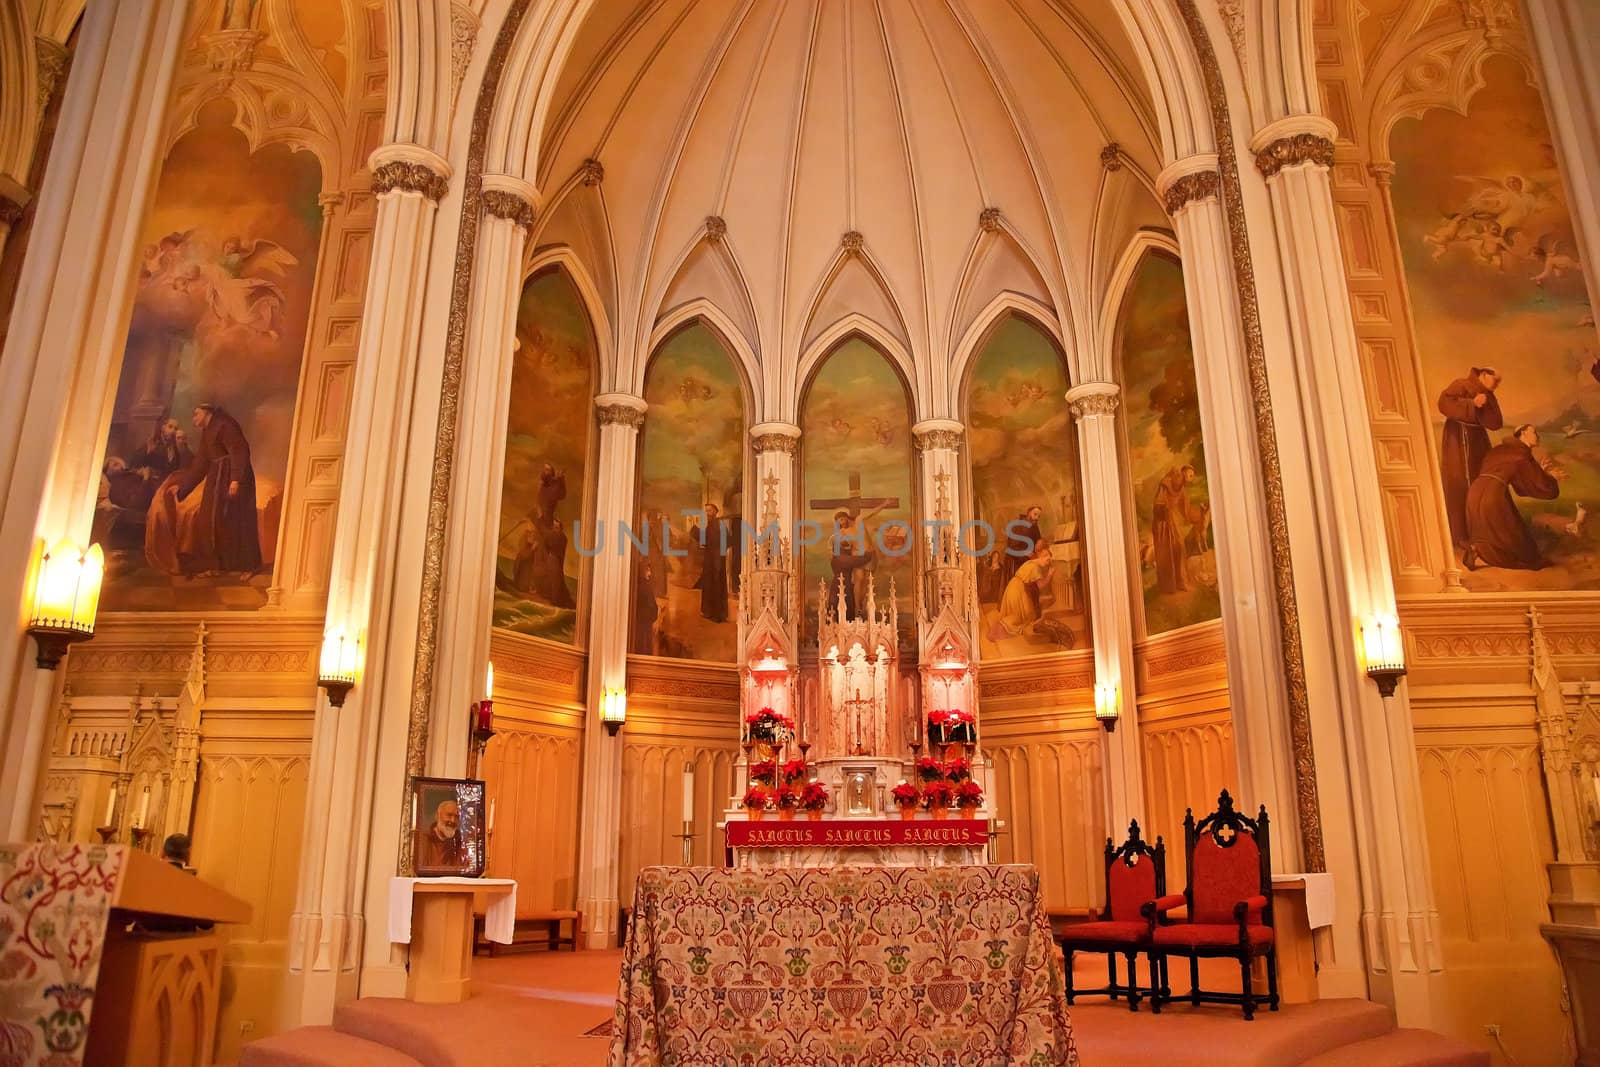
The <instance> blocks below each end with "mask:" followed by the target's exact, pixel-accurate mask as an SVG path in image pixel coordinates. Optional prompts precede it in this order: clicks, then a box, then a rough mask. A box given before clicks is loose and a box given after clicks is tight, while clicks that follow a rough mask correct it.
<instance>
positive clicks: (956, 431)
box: [911, 419, 966, 452]
mask: <svg viewBox="0 0 1600 1067" xmlns="http://www.w3.org/2000/svg"><path fill="white" fill-rule="evenodd" d="M965 432H966V427H965V426H962V425H961V424H960V423H959V422H957V421H955V420H954V419H925V420H923V421H922V422H919V423H917V424H916V425H915V426H913V427H911V440H912V442H913V443H914V444H915V445H916V446H917V451H919V452H927V451H929V450H931V449H938V448H943V449H948V450H949V451H951V452H954V451H955V450H956V449H958V448H960V447H961V435H962V434H963V433H965Z"/></svg>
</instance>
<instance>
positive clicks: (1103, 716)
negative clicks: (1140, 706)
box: [1094, 682, 1122, 734]
mask: <svg viewBox="0 0 1600 1067" xmlns="http://www.w3.org/2000/svg"><path fill="white" fill-rule="evenodd" d="M1121 702H1122V697H1121V694H1120V693H1118V691H1117V684H1116V683H1115V682H1096V683H1095V685H1094V717H1095V719H1096V720H1097V721H1098V722H1099V723H1100V725H1101V726H1104V727H1105V728H1106V733H1108V734H1109V733H1114V732H1115V731H1116V729H1117V718H1118V716H1120V715H1121V714H1122V707H1121Z"/></svg>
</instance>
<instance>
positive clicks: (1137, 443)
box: [1118, 253, 1222, 634]
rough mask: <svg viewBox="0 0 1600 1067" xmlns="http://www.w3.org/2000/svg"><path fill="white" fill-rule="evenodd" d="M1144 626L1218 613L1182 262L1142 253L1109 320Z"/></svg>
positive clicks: (1174, 624)
mask: <svg viewBox="0 0 1600 1067" xmlns="http://www.w3.org/2000/svg"><path fill="white" fill-rule="evenodd" d="M1118 326H1119V329H1118V336H1119V342H1118V343H1119V346H1120V348H1121V360H1122V385H1123V407H1124V416H1125V417H1124V419H1123V425H1124V426H1125V427H1126V428H1127V434H1128V468H1129V477H1130V479H1131V480H1132V483H1133V510H1134V517H1135V520H1136V522H1137V523H1138V528H1139V577H1140V586H1141V588H1142V590H1143V593H1144V625H1145V633H1147V634H1158V633H1164V632H1166V631H1168V630H1175V629H1177V628H1179V627H1180V626H1190V625H1192V624H1194V623H1198V622H1205V621H1207V620H1210V619H1217V618H1221V617H1222V602H1221V600H1220V598H1219V597H1218V594H1217V553H1216V546H1215V543H1214V542H1213V540H1212V537H1211V498H1210V494H1209V491H1208V489H1207V487H1206V453H1205V445H1204V444H1203V443H1202V441H1201V437H1200V400H1199V391H1198V389H1197V387H1196V386H1195V379H1194V351H1193V349H1192V348H1191V347H1190V341H1189V310H1188V305H1187V304H1186V303H1185V302H1184V295H1183V268H1182V266H1180V265H1179V264H1178V262H1177V261H1176V260H1174V259H1172V258H1171V257H1170V256H1165V255H1161V254H1158V253H1149V254H1147V255H1146V256H1145V257H1144V259H1143V260H1142V261H1141V262H1140V264H1139V267H1138V272H1137V273H1136V274H1135V276H1134V280H1133V283H1132V284H1131V285H1130V286H1129V287H1128V291H1127V295H1126V296H1124V298H1123V302H1122V319H1121V322H1120V323H1119V324H1118Z"/></svg>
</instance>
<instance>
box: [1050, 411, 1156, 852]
mask: <svg viewBox="0 0 1600 1067" xmlns="http://www.w3.org/2000/svg"><path fill="white" fill-rule="evenodd" d="M1120 394H1121V390H1120V389H1119V388H1118V387H1117V385H1116V384H1115V383H1113V382H1084V383H1082V384H1081V385H1075V386H1073V387H1072V388H1071V389H1069V390H1067V406H1068V407H1069V408H1070V409H1071V411H1072V417H1073V419H1074V420H1075V421H1076V422H1077V424H1078V453H1079V454H1078V470H1079V472H1080V474H1081V475H1082V477H1083V494H1082V495H1083V532H1084V560H1083V566H1084V568H1085V570H1086V572H1087V575H1088V580H1087V581H1086V583H1085V586H1086V589H1087V592H1088V597H1089V619H1090V626H1091V628H1092V631H1093V639H1094V678H1095V682H1096V684H1110V685H1114V686H1116V687H1117V693H1118V696H1119V698H1120V700H1121V705H1122V714H1121V716H1120V717H1119V719H1118V722H1117V724H1116V728H1115V729H1114V730H1113V731H1112V732H1111V733H1109V734H1107V735H1106V756H1107V759H1106V814H1107V815H1108V816H1109V817H1110V820H1111V825H1110V826H1108V827H1107V828H1106V833H1107V835H1108V836H1110V837H1112V838H1115V839H1116V840H1119V841H1120V840H1121V839H1122V836H1123V834H1125V833H1126V832H1127V830H1128V821H1129V820H1130V819H1135V818H1138V817H1139V816H1141V815H1142V814H1143V813H1144V811H1145V803H1144V761H1143V758H1142V753H1141V750H1140V736H1139V710H1138V700H1137V699H1136V698H1137V695H1138V694H1137V692H1136V687H1135V684H1134V683H1135V679H1136V675H1135V673H1134V666H1133V604H1132V593H1131V592H1130V586H1129V583H1128V575H1129V574H1130V573H1137V571H1131V570H1130V567H1131V566H1132V561H1131V560H1130V559H1129V554H1128V546H1129V545H1132V544H1135V543H1136V538H1135V536H1134V533H1133V531H1132V529H1131V528H1130V525H1129V522H1128V514H1127V511H1126V510H1125V509H1124V508H1123V493H1122V450H1121V449H1120V448H1118V447H1117V405H1118V404H1119V403H1120ZM1145 821H1146V822H1148V821H1149V820H1148V819H1146V820H1145Z"/></svg>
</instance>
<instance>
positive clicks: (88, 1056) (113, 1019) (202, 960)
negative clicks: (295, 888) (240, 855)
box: [83, 848, 250, 1067]
mask: <svg viewBox="0 0 1600 1067" xmlns="http://www.w3.org/2000/svg"><path fill="white" fill-rule="evenodd" d="M174 920H177V922H174ZM184 920H192V921H194V922H203V923H244V922H249V921H250V905H248V904H246V903H245V902H244V901H242V900H240V899H239V898H238V897H235V896H231V895H230V894H228V893H224V892H223V891H222V890H220V889H218V888H217V887H216V886H213V885H210V884H208V883H206V882H202V881H201V880H200V879H199V878H196V877H195V876H194V875H192V874H190V873H189V872H187V871H184V870H181V869H180V868H177V867H174V866H172V865H171V864H169V863H166V862H164V861H162V860H159V859H156V858H155V857H154V856H152V855H150V854H149V853H147V852H142V851H140V850H138V849H134V848H129V849H128V855H127V868H126V869H125V870H124V871H123V872H122V881H121V883H120V884H119V885H118V887H117V893H116V896H115V897H114V898H113V899H112V902H111V918H110V920H109V922H108V923H107V928H106V943H105V952H104V954H103V955H102V957H101V960H100V980H99V984H98V988H97V989H96V991H95V997H94V1009H93V1012H92V1014H91V1015H90V1017H89V1040H88V1043H87V1045H86V1047H85V1049H84V1056H83V1062H84V1065H85V1067H122V1065H127V1067H136V1065H144V1064H153V1063H157V1062H159V1063H161V1064H163V1065H167V1064H193V1065H194V1067H206V1065H208V1064H210V1063H211V1058H212V1052H213V1049H214V1047H215V1044H216V1036H217V1010H218V1008H219V1007H220V987H221V983H222V945H223V937H222V935H221V934H219V933H218V932H217V931H216V930H214V929H212V930H196V931H193V932H184V931H181V930H171V931H160V932H157V931H154V930H148V931H147V930H141V929H139V928H138V927H135V928H134V929H132V930H130V929H129V926H130V925H131V924H134V923H137V922H140V921H143V922H145V923H146V924H147V925H148V926H150V927H158V926H173V925H181V923H182V921H184Z"/></svg>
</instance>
